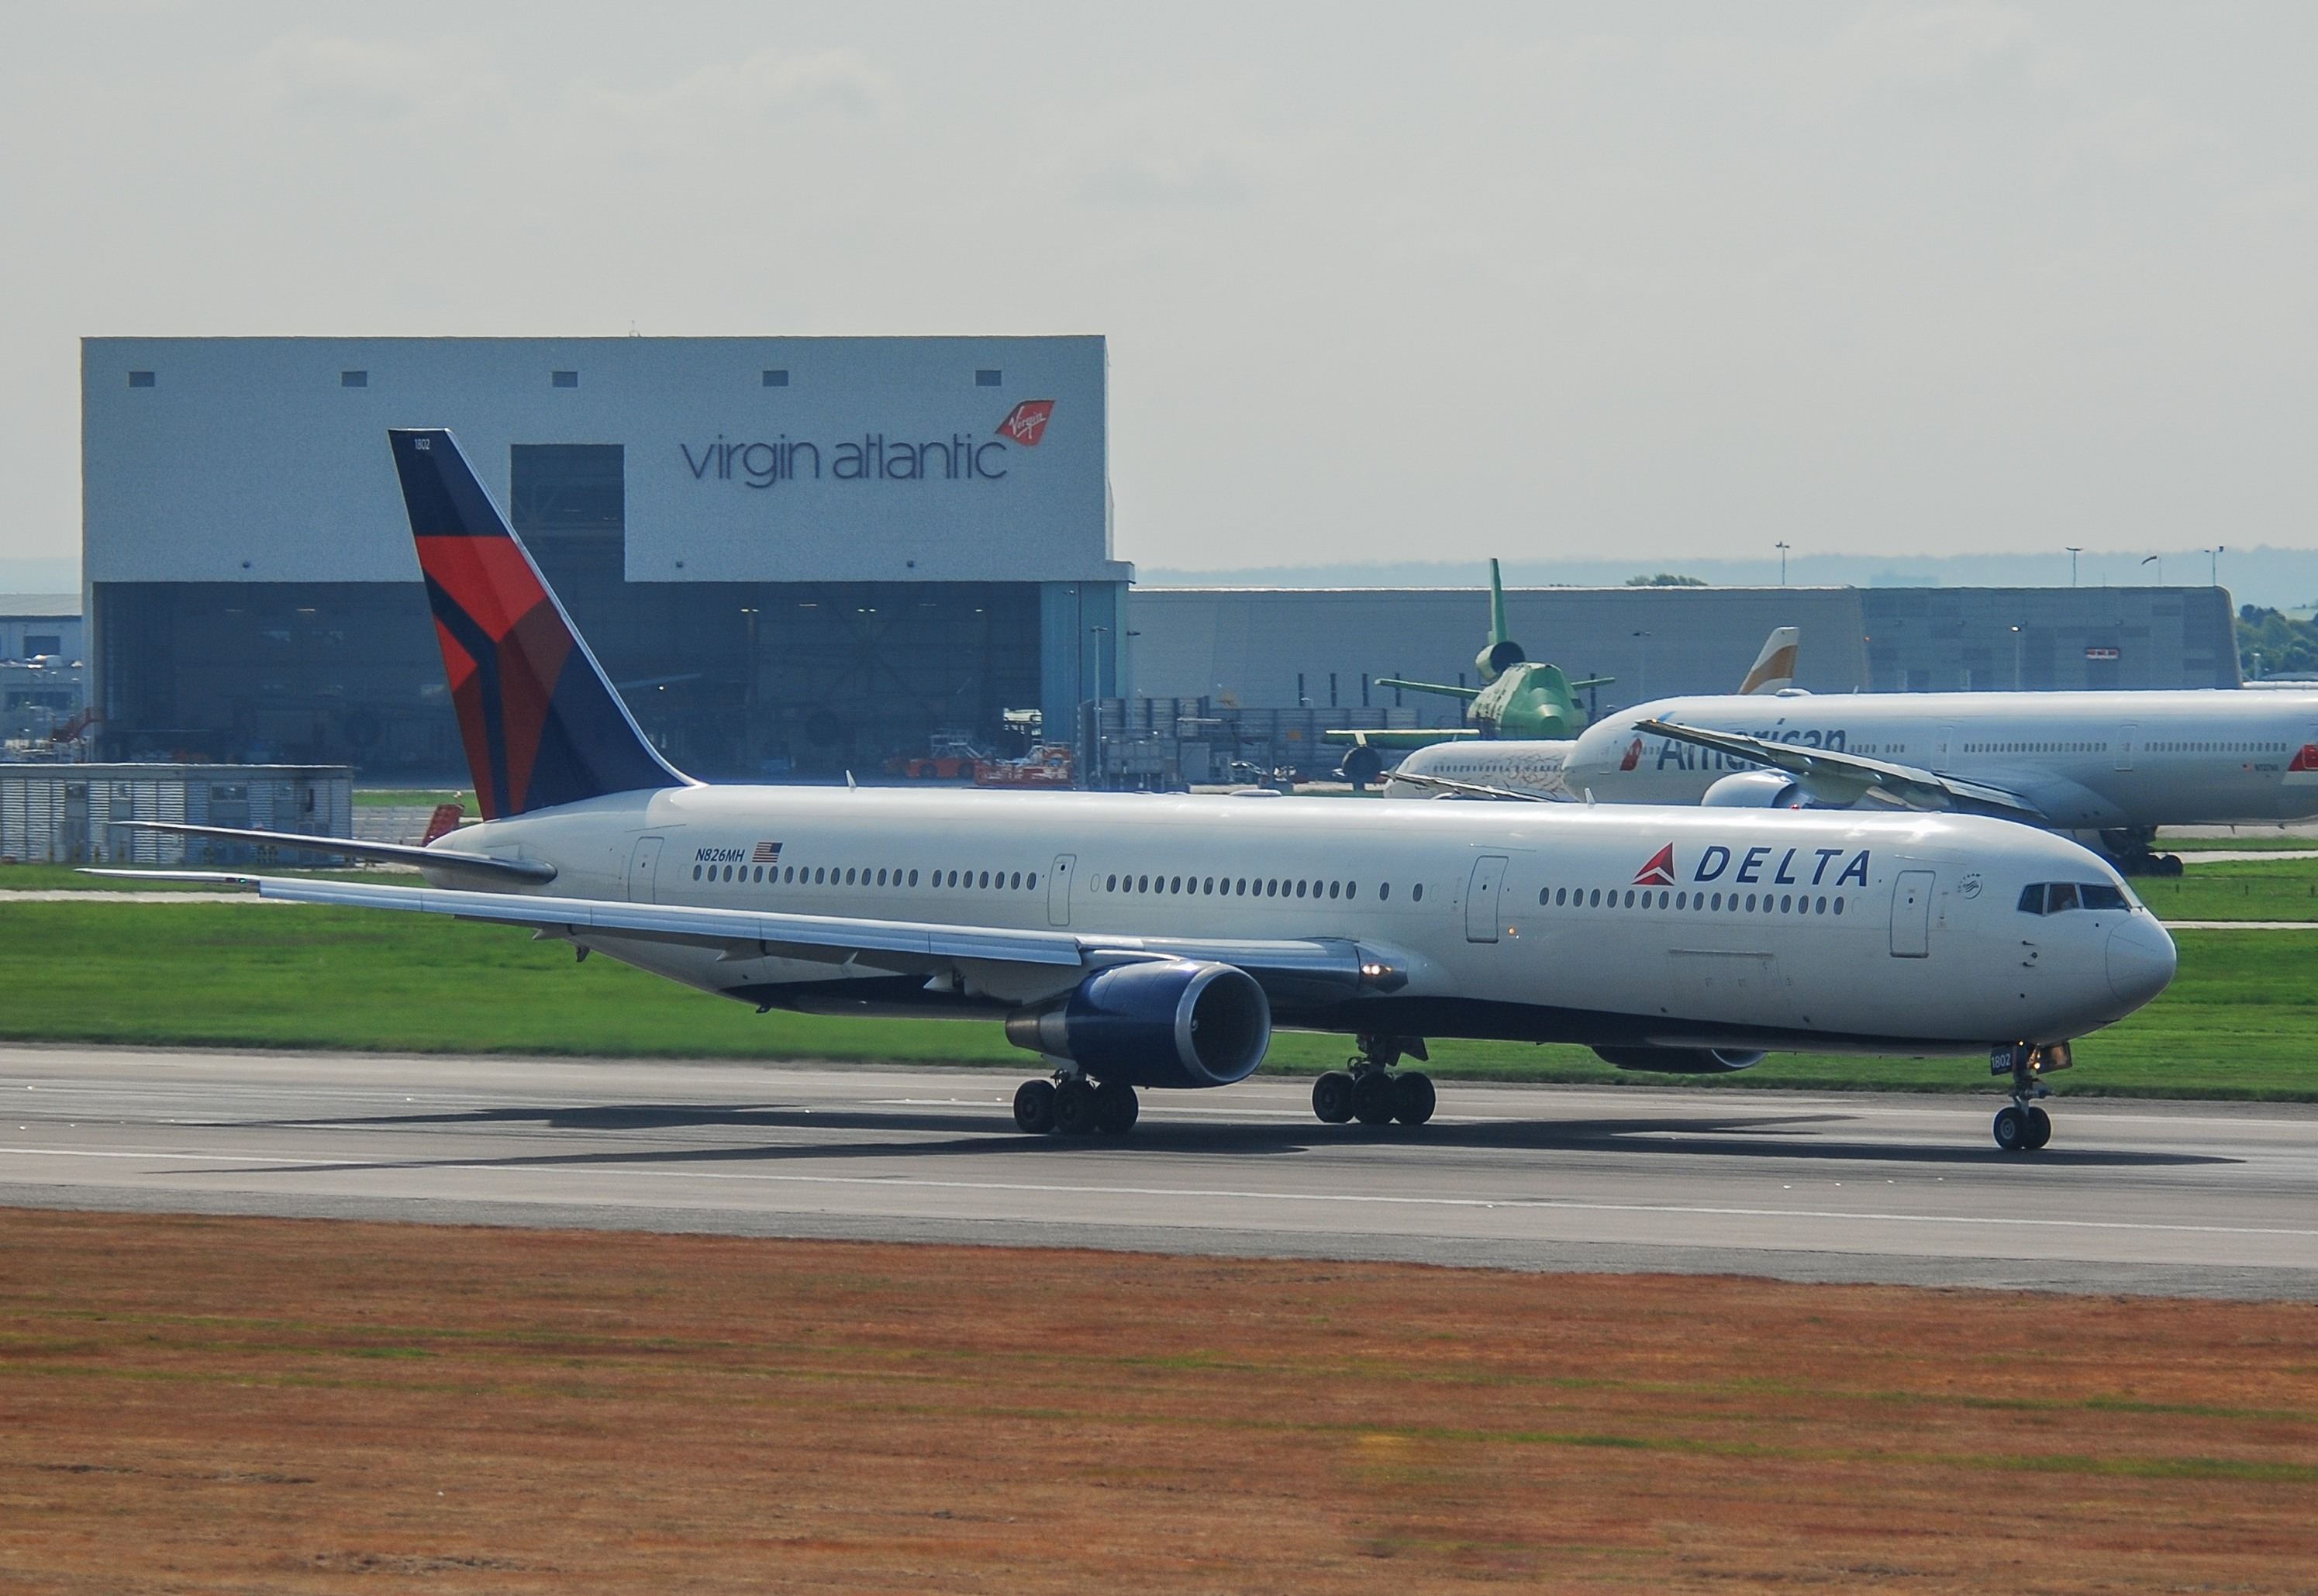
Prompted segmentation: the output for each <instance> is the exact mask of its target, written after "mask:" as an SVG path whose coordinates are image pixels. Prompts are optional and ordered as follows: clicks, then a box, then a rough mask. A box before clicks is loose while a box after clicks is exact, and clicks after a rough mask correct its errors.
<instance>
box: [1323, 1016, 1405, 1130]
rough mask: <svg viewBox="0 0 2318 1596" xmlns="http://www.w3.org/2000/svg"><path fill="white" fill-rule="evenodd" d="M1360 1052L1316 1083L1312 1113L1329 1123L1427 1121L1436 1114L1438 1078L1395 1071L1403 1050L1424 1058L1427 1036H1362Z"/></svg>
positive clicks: (1381, 1123)
mask: <svg viewBox="0 0 2318 1596" xmlns="http://www.w3.org/2000/svg"><path fill="white" fill-rule="evenodd" d="M1353 1040H1354V1042H1355V1043H1356V1044H1357V1045H1359V1047H1360V1050H1361V1051H1360V1052H1359V1053H1358V1054H1355V1055H1353V1056H1352V1057H1351V1058H1349V1059H1346V1060H1345V1061H1344V1065H1345V1067H1344V1068H1343V1069H1341V1070H1331V1071H1328V1072H1327V1073H1326V1074H1325V1075H1323V1076H1321V1077H1320V1079H1318V1080H1315V1081H1314V1082H1313V1083H1312V1112H1313V1113H1315V1114H1316V1115H1318V1116H1320V1117H1321V1118H1322V1119H1323V1120H1325V1122H1326V1123H1328V1124H1330V1125H1343V1124H1344V1123H1345V1122H1346V1121H1347V1120H1353V1119H1357V1120H1359V1121H1360V1122H1361V1124H1362V1125H1390V1124H1391V1123H1392V1122H1393V1121H1394V1120H1396V1119H1397V1120H1398V1121H1400V1123H1401V1124H1403V1125H1423V1124H1424V1122H1425V1121H1426V1120H1428V1119H1430V1118H1432V1117H1433V1103H1434V1098H1433V1078H1432V1077H1431V1076H1429V1075H1425V1074H1424V1073H1422V1072H1420V1071H1415V1070H1402V1071H1397V1072H1395V1071H1394V1070H1393V1065H1395V1064H1397V1063H1399V1062H1400V1058H1401V1054H1404V1053H1406V1054H1414V1055H1415V1057H1417V1058H1420V1059H1422V1058H1425V1057H1426V1054H1425V1052H1424V1037H1422V1036H1359V1037H1355V1038H1354V1039H1353Z"/></svg>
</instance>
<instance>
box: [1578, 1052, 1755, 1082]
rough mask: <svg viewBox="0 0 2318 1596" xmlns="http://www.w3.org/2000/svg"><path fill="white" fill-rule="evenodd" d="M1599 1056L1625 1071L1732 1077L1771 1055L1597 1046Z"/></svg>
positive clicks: (1605, 1061) (1596, 1054)
mask: <svg viewBox="0 0 2318 1596" xmlns="http://www.w3.org/2000/svg"><path fill="white" fill-rule="evenodd" d="M1594 1052H1595V1056H1597V1057H1598V1058H1600V1059H1601V1060H1602V1062H1603V1063H1610V1064H1615V1065H1617V1066H1618V1068H1620V1069H1621V1070H1648V1071H1650V1072H1652V1073H1653V1074H1658V1075H1728V1074H1730V1073H1731V1072H1732V1071H1738V1070H1751V1069H1753V1068H1754V1067H1755V1066H1756V1064H1759V1063H1762V1062H1763V1060H1764V1059H1765V1057H1766V1056H1768V1055H1766V1054H1761V1053H1749V1052H1747V1051H1746V1050H1745V1049H1743V1048H1738V1047H1597V1048H1595V1050H1594Z"/></svg>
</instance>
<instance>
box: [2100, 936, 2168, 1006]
mask: <svg viewBox="0 0 2318 1596" xmlns="http://www.w3.org/2000/svg"><path fill="white" fill-rule="evenodd" d="M2173 964H2174V955H2173V938H2171V937H2168V936H2167V935H2166V934H2165V928H2164V927H2162V926H2161V925H2159V924H2158V923H2157V922H2156V920H2155V919H2152V918H2151V917H2150V916H2148V915H2145V914H2136V915H2133V916H2131V917H2129V918H2128V919H2125V920H2123V921H2121V922H2119V923H2118V925H2117V927H2116V929H2114V930H2112V931H2111V932H2110V933H2109V934H2108V984H2109V988H2110V990H2111V991H2115V992H2116V995H2117V996H2118V997H2120V998H2122V999H2124V1000H2125V1001H2126V1002H2128V1003H2130V1004H2132V1005H2133V1006H2134V1008H2135V1009H2138V1008H2140V1007H2141V1006H2142V1005H2143V1003H2146V1002H2148V1001H2149V1000H2150V999H2152V998H2153V997H2155V996H2156V995H2157V994H2158V993H2160V992H2161V991H2164V990H2165V988H2166V986H2167V985H2168V984H2169V983H2170V982H2171V981H2172V979H2173Z"/></svg>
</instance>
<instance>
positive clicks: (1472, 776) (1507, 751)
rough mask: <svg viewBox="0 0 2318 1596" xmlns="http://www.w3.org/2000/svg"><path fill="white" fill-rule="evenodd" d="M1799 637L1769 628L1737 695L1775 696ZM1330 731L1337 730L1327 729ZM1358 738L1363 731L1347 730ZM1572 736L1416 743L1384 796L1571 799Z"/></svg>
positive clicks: (1789, 671) (1787, 679) (1787, 682)
mask: <svg viewBox="0 0 2318 1596" xmlns="http://www.w3.org/2000/svg"><path fill="white" fill-rule="evenodd" d="M1801 638H1802V632H1801V628H1799V627H1794V626H1778V627H1774V628H1773V629H1772V631H1771V635H1770V636H1769V637H1767V638H1765V639H1764V640H1763V651H1762V652H1761V653H1759V654H1757V655H1756V656H1755V663H1754V664H1753V665H1751V666H1749V667H1748V668H1747V675H1746V677H1745V679H1743V680H1742V681H1740V682H1739V696H1740V697H1742V698H1751V697H1754V696H1755V695H1758V694H1761V695H1776V694H1779V693H1783V692H1784V691H1786V690H1787V689H1788V688H1790V687H1792V686H1794V681H1795V659H1796V653H1797V650H1798V647H1799V645H1800V643H1801ZM1329 735H1330V736H1336V735H1338V733H1334V732H1331V733H1330V734H1329ZM1342 735H1343V736H1346V737H1349V738H1353V739H1358V738H1360V737H1362V736H1365V735H1368V734H1367V733H1362V732H1357V731H1354V732H1346V733H1343V734H1342ZM1576 747H1577V739H1576V738H1531V737H1523V738H1502V739H1489V740H1469V741H1463V742H1455V743H1438V744H1434V745H1432V746H1430V747H1425V748H1420V749H1417V750H1416V751H1415V753H1412V754H1411V755H1409V756H1408V758H1406V759H1403V760H1402V761H1401V762H1400V763H1399V764H1398V765H1397V766H1395V767H1393V768H1392V769H1391V770H1390V771H1388V772H1387V773H1386V775H1385V776H1384V778H1383V782H1382V787H1383V791H1384V795H1385V796H1386V797H1388V798H1536V799H1542V800H1544V801H1545V802H1550V803H1567V802H1575V801H1576V798H1577V794H1574V793H1572V792H1570V790H1569V788H1568V784H1566V783H1565V782H1564V781H1563V780H1562V778H1561V776H1562V767H1563V766H1564V765H1565V764H1566V763H1567V762H1568V758H1569V751H1570V750H1571V749H1574V748H1576Z"/></svg>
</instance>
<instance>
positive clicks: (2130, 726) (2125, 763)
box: [2116, 721, 2141, 770]
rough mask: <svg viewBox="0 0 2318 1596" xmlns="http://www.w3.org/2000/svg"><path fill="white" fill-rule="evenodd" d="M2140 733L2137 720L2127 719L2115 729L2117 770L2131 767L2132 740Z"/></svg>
mask: <svg viewBox="0 0 2318 1596" xmlns="http://www.w3.org/2000/svg"><path fill="white" fill-rule="evenodd" d="M2140 735H2141V727H2140V724H2139V723H2138V722H2134V721H2127V722H2125V724H2124V725H2122V726H2119V727H2118V728H2117V729H2116V767H2117V768H2118V769H2119V770H2130V769H2132V768H2133V740H2134V738H2136V737H2138V736H2140Z"/></svg>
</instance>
